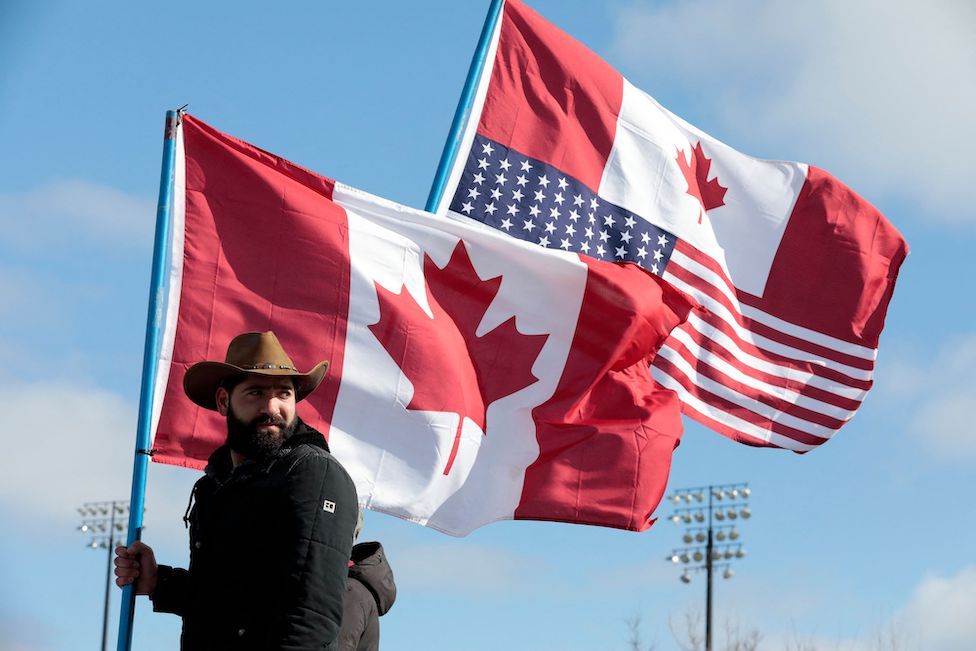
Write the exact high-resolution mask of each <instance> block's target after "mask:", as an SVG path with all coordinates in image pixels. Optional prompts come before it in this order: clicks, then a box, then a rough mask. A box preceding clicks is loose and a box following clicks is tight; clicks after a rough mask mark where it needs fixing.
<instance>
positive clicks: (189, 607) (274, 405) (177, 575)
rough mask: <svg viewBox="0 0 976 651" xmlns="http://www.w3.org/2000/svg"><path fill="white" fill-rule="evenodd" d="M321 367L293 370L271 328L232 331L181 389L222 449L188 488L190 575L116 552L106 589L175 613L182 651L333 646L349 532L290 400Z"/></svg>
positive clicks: (143, 550) (340, 501)
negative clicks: (217, 417) (219, 432)
mask: <svg viewBox="0 0 976 651" xmlns="http://www.w3.org/2000/svg"><path fill="white" fill-rule="evenodd" d="M327 368H328V362H321V363H319V364H318V365H316V366H315V367H314V368H312V370H311V371H309V372H308V373H299V372H298V370H297V369H296V368H295V365H294V364H293V363H292V361H291V359H290V358H289V357H288V355H287V354H286V353H285V351H284V349H283V348H282V347H281V344H280V343H279V342H278V339H277V337H276V336H275V335H274V333H273V332H264V333H257V332H249V333H245V334H242V335H239V336H237V337H235V338H234V340H233V341H231V343H230V346H229V347H228V348H227V356H226V359H225V361H224V362H223V363H221V362H201V363H198V364H194V365H193V366H191V367H190V368H189V369H188V370H187V372H186V376H185V377H184V380H183V389H184V391H185V393H186V395H187V396H188V397H189V398H190V400H192V401H193V402H194V403H196V404H197V405H199V406H200V407H203V408H205V409H211V410H216V411H218V412H219V413H220V414H221V415H223V416H225V417H226V419H227V442H226V444H225V445H223V446H221V447H220V448H218V449H217V450H216V451H215V452H214V453H213V454H212V455H211V456H210V459H209V461H208V463H207V467H206V469H205V471H204V472H205V474H204V476H203V477H202V478H200V480H199V481H197V483H196V485H194V487H193V492H192V493H191V496H190V503H191V505H192V506H191V507H188V515H187V516H186V517H185V518H184V519H185V520H186V522H187V524H188V527H189V535H190V565H189V569H188V570H184V569H179V568H173V567H169V566H166V565H157V563H156V559H155V555H154V554H153V551H152V549H151V548H150V547H149V546H147V545H145V544H143V543H141V542H136V543H134V544H133V545H132V546H131V547H129V548H128V549H126V548H125V547H118V548H116V558H115V565H116V569H115V574H116V576H117V577H118V578H117V579H116V583H117V584H118V585H119V586H120V587H121V586H125V585H128V584H133V583H134V585H135V591H136V594H144V595H149V598H150V599H151V600H152V604H153V610H155V611H157V612H168V613H175V614H177V615H180V616H181V617H182V618H183V636H182V642H181V648H182V649H184V651H195V650H205V651H214V650H217V649H221V650H222V649H262V650H269V649H289V650H292V649H293V650H298V649H335V648H336V639H337V636H338V634H339V628H340V623H341V618H342V602H343V593H344V592H345V581H346V575H347V570H348V559H349V557H350V552H351V547H352V543H353V532H354V529H355V527H356V520H357V513H358V510H359V508H358V500H357V496H356V488H355V485H354V484H353V482H352V479H350V477H349V474H348V473H347V472H346V470H345V469H344V468H343V467H342V465H340V464H339V462H338V461H337V460H336V459H335V458H334V457H333V456H332V455H331V454H330V453H329V446H328V444H327V443H326V441H325V438H324V437H323V436H322V434H320V433H319V432H317V431H315V430H314V429H312V428H311V427H309V426H308V425H306V424H305V423H304V422H302V420H301V419H300V418H299V417H298V416H297V414H296V410H295V405H296V403H298V402H300V401H301V400H302V399H304V398H305V397H307V396H308V395H309V393H311V392H312V391H314V390H315V388H316V387H318V386H319V384H320V383H321V382H322V379H323V378H324V377H325V372H326V370H327Z"/></svg>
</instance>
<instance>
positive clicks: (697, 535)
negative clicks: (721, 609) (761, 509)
mask: <svg viewBox="0 0 976 651" xmlns="http://www.w3.org/2000/svg"><path fill="white" fill-rule="evenodd" d="M751 495H752V490H751V489H750V488H749V486H748V484H745V483H739V484H722V485H711V486H699V487H695V488H682V489H679V490H677V491H675V492H674V493H673V494H672V495H671V497H670V499H671V501H672V502H673V503H674V504H675V505H676V507H678V508H677V509H676V510H675V512H674V513H672V514H671V521H672V522H674V523H675V524H684V525H685V527H686V528H685V530H684V531H683V532H682V535H681V540H682V541H683V542H684V544H685V545H688V546H687V547H684V548H679V549H676V550H674V551H673V552H672V553H671V555H670V556H668V557H667V560H669V561H671V563H672V564H678V563H681V565H682V566H683V567H682V572H681V575H680V577H679V578H680V579H681V582H682V583H691V574H692V572H705V573H706V575H707V587H706V593H705V595H706V605H705V609H706V617H705V648H704V651H712V592H713V589H712V587H713V586H712V579H713V576H714V572H715V571H716V570H717V571H719V572H722V576H723V578H725V579H729V578H732V576H733V575H734V574H735V573H734V572H733V570H732V567H731V564H732V563H733V562H734V561H736V560H738V559H741V558H744V557H745V555H746V552H745V550H744V549H743V548H742V545H741V543H739V542H737V541H739V539H740V537H741V534H740V532H739V530H738V529H737V528H736V524H738V523H737V522H736V521H738V520H739V519H740V518H741V519H742V520H747V519H748V518H749V517H751V515H752V513H751V512H750V510H749V508H748V507H747V503H746V502H745V500H747V499H749V497H750V496H751ZM706 497H707V498H708V499H707V500H706V499H705V498H706ZM692 502H694V503H695V507H694V508H689V507H688V506H686V505H688V504H691V503H692ZM682 507H683V508H682ZM723 570H724V571H723Z"/></svg>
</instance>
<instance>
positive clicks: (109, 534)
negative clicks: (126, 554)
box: [78, 500, 129, 651]
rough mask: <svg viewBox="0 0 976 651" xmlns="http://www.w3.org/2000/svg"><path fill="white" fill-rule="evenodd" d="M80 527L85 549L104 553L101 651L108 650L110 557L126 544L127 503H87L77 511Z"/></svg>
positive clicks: (117, 501) (116, 501)
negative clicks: (105, 557)
mask: <svg viewBox="0 0 976 651" xmlns="http://www.w3.org/2000/svg"><path fill="white" fill-rule="evenodd" d="M78 514H79V515H81V517H82V520H81V524H80V525H78V531H80V532H81V533H84V534H88V535H89V536H91V540H90V541H89V542H88V547H89V548H91V549H99V548H102V549H105V550H107V556H108V563H107V565H106V567H105V612H104V613H103V615H102V651H107V649H108V647H107V646H106V645H107V644H108V606H109V596H110V595H111V593H112V591H111V585H112V554H113V550H114V549H115V545H116V544H120V543H121V542H122V541H123V540H125V536H123V535H122V534H123V533H124V532H125V524H124V523H125V519H126V516H127V515H128V514H129V503H128V502H123V501H121V500H113V501H111V502H87V503H85V504H83V505H82V506H79V507H78Z"/></svg>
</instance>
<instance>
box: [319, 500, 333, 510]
mask: <svg viewBox="0 0 976 651" xmlns="http://www.w3.org/2000/svg"><path fill="white" fill-rule="evenodd" d="M335 507H336V503H335V502H333V501H332V500H325V502H324V503H323V504H322V510H323V511H328V512H329V513H335Z"/></svg>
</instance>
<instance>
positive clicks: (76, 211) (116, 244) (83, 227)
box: [0, 179, 156, 253]
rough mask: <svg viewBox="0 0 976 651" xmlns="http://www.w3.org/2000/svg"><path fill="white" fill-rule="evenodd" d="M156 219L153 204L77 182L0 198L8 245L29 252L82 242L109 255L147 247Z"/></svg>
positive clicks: (1, 222)
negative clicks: (89, 242)
mask: <svg viewBox="0 0 976 651" xmlns="http://www.w3.org/2000/svg"><path fill="white" fill-rule="evenodd" d="M155 216H156V208H155V203H154V202H153V201H150V200H148V199H145V198H143V197H137V196H134V195H131V194H127V193H125V192H120V191H119V190H116V189H114V188H110V187H107V186H103V185H98V184H95V183H90V182H88V181H82V180H78V179H70V180H63V181H52V182H49V183H45V184H43V185H40V186H37V187H35V188H33V189H31V190H29V191H27V192H24V193H20V194H15V193H8V194H0V227H2V228H3V232H4V239H5V243H6V244H7V245H8V246H10V245H11V244H16V245H17V246H18V247H24V248H28V249H39V248H45V247H47V246H49V245H50V244H51V243H52V242H56V243H72V242H76V241H77V239H78V238H82V239H84V240H92V241H98V242H99V243H101V244H103V245H104V246H105V247H106V248H105V249H104V251H105V252H106V253H112V251H113V250H115V249H121V248H123V247H124V248H129V247H131V246H132V245H145V244H146V243H147V242H149V241H150V240H151V237H152V233H153V229H154V226H155Z"/></svg>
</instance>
